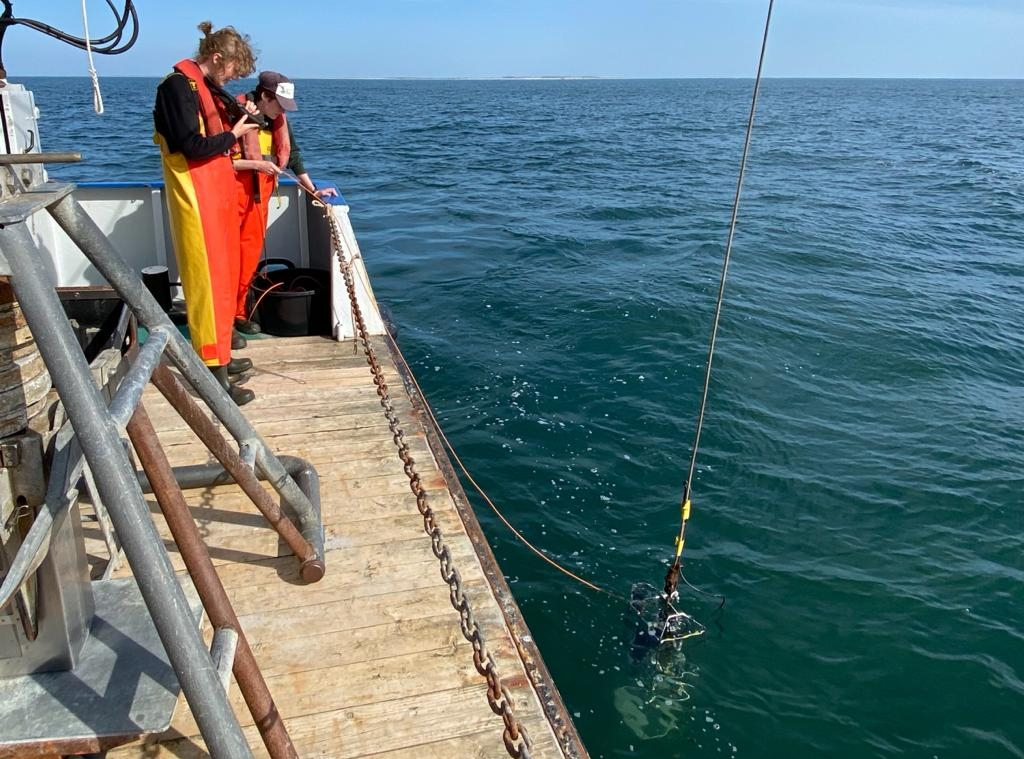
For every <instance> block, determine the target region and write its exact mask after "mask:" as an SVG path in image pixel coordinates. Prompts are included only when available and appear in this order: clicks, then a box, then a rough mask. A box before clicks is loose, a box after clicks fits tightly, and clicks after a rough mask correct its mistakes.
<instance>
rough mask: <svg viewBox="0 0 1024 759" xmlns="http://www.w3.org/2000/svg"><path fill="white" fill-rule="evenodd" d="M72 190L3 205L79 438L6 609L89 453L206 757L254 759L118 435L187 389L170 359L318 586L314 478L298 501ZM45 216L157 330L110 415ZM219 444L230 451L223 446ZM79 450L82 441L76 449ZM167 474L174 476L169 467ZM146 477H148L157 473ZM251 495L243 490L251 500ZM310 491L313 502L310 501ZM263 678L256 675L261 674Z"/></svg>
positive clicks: (1, 229) (10, 256)
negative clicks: (36, 222)
mask: <svg viewBox="0 0 1024 759" xmlns="http://www.w3.org/2000/svg"><path fill="white" fill-rule="evenodd" d="M73 189H74V187H73V185H67V184H60V183H53V182H49V183H47V184H45V185H43V186H41V187H39V188H34V189H32V190H29V191H26V192H24V193H22V194H21V195H19V196H18V197H16V198H14V199H9V200H7V201H5V202H4V203H3V204H0V205H2V207H0V273H8V274H9V275H10V277H11V285H12V288H13V290H14V293H15V295H16V297H17V298H18V301H19V303H20V304H21V308H22V312H23V314H24V315H25V318H26V321H27V322H28V324H29V326H30V328H32V330H33V335H34V337H35V340H36V342H37V344H38V348H39V352H40V354H41V355H42V357H43V360H44V361H45V363H46V365H47V368H48V369H49V371H50V374H51V376H52V378H53V382H54V384H55V385H56V387H57V390H58V393H59V394H60V397H61V400H62V402H63V404H64V407H65V410H66V413H67V416H68V419H69V420H70V425H71V427H72V428H73V430H74V434H73V435H72V434H71V433H69V432H67V430H68V428H67V427H65V428H64V429H62V430H61V434H59V435H58V439H57V446H58V447H57V451H58V460H57V462H56V464H57V466H56V467H55V469H56V470H57V472H60V471H61V470H63V474H64V476H62V477H58V478H57V480H58V481H59V482H60V485H57V484H55V482H54V481H51V483H50V488H49V492H48V493H47V501H46V506H45V508H43V509H41V510H40V515H39V518H38V519H37V521H36V523H35V524H34V525H33V527H32V529H31V531H30V534H29V535H28V536H26V541H25V543H24V544H23V546H22V550H21V551H19V554H18V556H17V558H16V560H15V565H14V566H12V568H11V571H10V572H9V575H8V577H7V578H5V581H4V583H3V585H2V587H0V600H2V599H4V598H5V597H9V596H10V595H13V593H14V592H15V591H16V590H17V587H18V586H19V585H20V584H21V583H22V582H23V581H24V579H25V578H26V577H27V576H28V575H29V574H30V573H31V572H32V571H33V570H34V569H35V568H36V567H37V566H38V564H39V562H40V560H41V557H42V556H43V555H44V554H45V551H46V545H47V537H48V536H49V534H50V533H51V531H52V529H53V527H54V525H55V524H58V523H59V522H60V521H61V520H62V519H65V518H66V516H67V513H68V511H69V509H70V506H71V505H72V504H73V503H74V501H75V493H74V492H73V491H70V490H69V485H68V483H69V482H71V481H72V479H71V478H72V477H74V478H76V479H77V476H79V475H80V473H81V471H82V461H81V460H82V457H83V456H84V459H85V462H86V463H87V464H88V466H89V469H90V470H91V474H92V483H94V486H95V489H96V493H95V495H96V496H97V497H98V498H99V499H100V500H101V501H102V502H103V503H104V505H105V506H106V508H107V510H108V512H109V515H110V519H111V521H112V522H113V525H114V527H115V529H116V530H117V533H118V535H119V537H120V538H121V542H122V546H123V550H124V553H125V556H126V557H127V559H128V562H129V564H130V565H131V567H132V570H133V573H134V575H135V578H136V581H137V582H138V585H139V588H140V590H141V592H142V596H143V598H144V600H145V603H146V606H147V608H148V609H149V612H150V615H151V616H152V618H153V623H154V626H155V627H156V629H157V632H158V633H159V636H160V639H161V642H162V643H163V645H164V648H165V649H166V651H167V654H168V658H169V659H170V661H171V664H172V666H173V668H174V670H175V672H176V674H177V675H178V679H179V683H180V685H181V687H182V690H183V691H184V693H185V697H186V699H187V700H188V702H189V705H190V706H191V708H192V712H193V714H194V716H195V718H196V722H197V724H198V726H199V729H200V732H201V733H202V735H203V738H204V740H205V741H206V742H207V746H208V748H209V750H210V752H211V754H212V755H213V756H215V757H218V759H220V758H223V759H235V758H236V757H238V758H239V759H249V757H251V756H252V753H251V751H250V749H249V746H248V743H247V741H246V739H245V737H244V735H243V734H242V731H241V728H240V726H239V723H238V720H237V719H236V717H235V715H234V713H233V711H232V709H231V706H230V704H229V703H228V700H227V697H226V694H225V691H224V688H223V685H222V678H223V669H224V663H223V662H220V666H219V667H218V662H215V661H214V659H213V658H211V655H210V653H209V652H208V651H207V650H206V648H205V646H204V644H203V641H202V638H201V636H200V634H199V630H198V629H197V627H196V626H195V624H194V622H193V620H192V617H191V611H190V609H189V604H188V602H187V599H186V598H185V596H184V594H183V592H182V590H181V587H180V585H179V584H178V582H177V579H176V577H175V573H174V570H173V567H172V566H171V563H170V560H169V558H168V555H167V552H166V551H165V550H164V548H163V543H162V540H161V538H160V535H159V533H158V532H157V530H156V527H155V525H154V524H153V521H152V519H151V517H150V513H149V508H148V506H147V504H146V501H145V497H144V494H143V491H142V488H141V486H140V482H139V477H138V473H137V472H136V471H135V469H134V466H133V465H132V464H131V461H130V459H129V457H128V455H127V453H126V451H125V449H124V447H123V446H122V441H121V433H122V432H123V431H124V430H125V428H126V426H128V425H130V424H132V425H136V426H137V425H138V421H139V412H140V411H141V406H140V400H141V397H142V393H143V391H144V389H145V386H146V385H147V384H148V383H149V382H150V381H154V382H156V383H157V384H158V385H161V390H162V391H163V392H165V394H167V395H174V394H175V393H174V392H170V393H169V392H168V388H170V389H171V390H172V391H173V390H176V389H180V383H178V382H177V380H176V379H175V378H173V375H171V374H170V373H169V372H167V370H166V367H164V366H163V365H162V364H161V359H162V357H163V356H167V357H168V358H169V359H170V361H171V362H173V364H174V365H175V366H176V367H177V369H178V370H179V372H180V373H181V374H182V375H183V376H184V377H185V378H186V379H187V380H188V381H189V382H190V383H191V385H192V386H193V387H194V388H195V390H196V391H197V392H198V394H199V395H200V396H201V397H202V398H203V400H204V401H205V402H206V404H207V405H208V406H209V407H210V409H211V410H212V411H213V413H214V414H215V415H216V417H217V418H218V419H219V420H220V421H221V423H222V424H223V425H224V427H225V428H226V429H227V430H228V431H229V432H230V433H231V435H232V436H233V437H234V438H235V440H236V441H237V442H238V444H239V446H240V450H241V454H237V453H233V452H231V454H229V455H225V456H219V458H221V461H222V463H223V464H224V466H225V467H226V468H227V470H228V471H229V472H231V474H232V476H233V478H234V479H235V480H236V481H239V483H240V484H242V485H243V488H246V483H247V482H248V483H249V484H251V482H255V481H256V477H255V475H254V474H253V472H252V471H250V470H249V469H246V465H248V466H249V467H251V468H252V469H255V470H256V471H257V472H258V474H259V475H260V477H261V478H262V479H266V480H267V481H269V482H270V484H271V486H272V487H274V489H275V490H276V491H277V492H278V493H279V494H280V495H281V498H282V500H283V502H284V503H285V504H286V505H287V506H288V507H289V509H290V511H291V512H292V513H293V514H295V515H296V517H297V519H298V521H299V522H300V524H301V525H302V526H303V530H302V535H301V536H300V535H298V534H295V535H292V536H291V537H292V538H293V540H289V543H293V542H294V543H295V546H294V547H295V548H299V547H300V546H304V548H303V549H302V550H301V551H300V550H296V554H297V555H299V556H300V559H301V560H302V561H303V569H302V573H303V576H304V577H305V578H306V579H307V580H316V579H319V578H320V577H321V576H322V575H323V572H324V545H323V526H322V523H321V520H320V510H319V502H318V500H319V499H318V496H317V495H314V493H316V481H315V472H314V473H313V478H314V479H313V480H312V488H311V487H310V481H309V480H308V479H307V482H306V483H305V484H306V486H307V487H306V492H303V488H300V486H299V484H297V483H296V481H295V480H294V479H293V478H292V476H290V474H289V472H288V470H286V468H285V467H284V466H283V464H282V463H281V461H279V460H278V458H277V457H276V456H274V455H273V453H272V452H271V451H270V449H269V447H268V446H267V444H266V442H265V441H264V440H263V439H262V438H261V437H260V436H259V435H258V433H256V431H255V430H254V429H253V427H252V426H251V425H250V424H249V422H248V421H247V420H246V419H245V417H244V416H243V415H242V413H241V412H240V411H239V409H238V407H237V406H236V405H235V403H234V402H233V401H232V400H231V399H230V397H229V396H228V394H227V393H226V392H225V391H224V390H223V388H222V387H221V386H220V384H219V383H218V382H217V381H216V379H215V378H214V377H213V376H212V374H211V373H210V372H209V371H208V370H207V368H206V367H205V365H204V364H203V363H202V362H201V361H200V360H199V358H198V356H196V354H195V352H194V351H193V349H192V347H191V345H189V343H188V342H187V341H186V340H185V339H184V337H183V336H182V335H181V334H180V333H179V332H178V330H177V329H176V328H175V327H174V325H173V324H172V323H171V321H170V319H169V318H168V317H167V315H166V314H165V313H164V311H163V309H162V308H160V306H159V304H158V303H157V302H156V300H155V299H154V298H153V296H152V295H151V294H150V293H149V291H148V290H147V289H146V288H145V286H144V285H143V284H142V281H141V279H140V278H139V276H138V275H137V274H136V273H135V272H134V271H132V270H131V269H130V268H129V267H128V265H127V264H126V263H125V262H124V261H123V260H122V259H121V257H120V256H119V254H118V253H117V251H116V250H115V249H114V248H113V246H112V245H111V243H110V241H109V240H108V239H107V238H106V236H105V235H104V234H103V232H102V231H101V230H100V229H99V228H98V226H97V225H96V224H95V223H94V222H93V221H92V220H91V219H90V218H89V216H88V215H87V214H86V213H85V212H84V210H83V209H82V207H81V206H80V205H79V204H78V202H77V201H76V200H75V198H74V196H73V194H72V191H73ZM43 209H46V210H47V211H48V212H49V213H50V215H51V216H52V217H53V218H54V220H55V221H56V222H57V224H58V225H59V226H60V227H61V228H62V229H63V230H64V232H66V233H67V235H68V236H69V237H70V238H71V240H72V241H74V242H75V243H76V244H77V245H78V246H79V248H80V249H81V250H82V252H83V253H84V254H85V255H86V257H87V258H88V259H89V260H90V262H91V263H92V264H93V265H94V266H95V267H96V269H97V270H98V271H100V273H101V274H103V276H104V277H105V278H106V279H107V281H108V282H109V283H110V284H111V286H112V287H113V288H114V290H115V291H116V292H117V294H118V295H119V296H120V297H121V299H122V300H123V301H124V302H125V303H126V304H127V306H128V308H129V309H130V310H131V311H132V313H133V314H134V315H135V317H136V318H137V319H138V321H139V322H140V323H141V324H143V325H145V326H146V327H147V328H148V329H149V330H150V337H149V339H148V340H147V342H146V344H145V345H144V346H143V347H142V348H141V349H140V350H139V351H138V352H137V355H136V356H135V360H134V362H133V365H132V367H131V369H130V370H129V372H128V374H127V376H126V377H125V378H124V379H123V380H122V382H121V385H120V387H119V388H118V390H117V392H116V394H115V397H114V399H113V400H112V401H111V403H110V406H109V407H108V406H107V404H106V402H105V400H104V398H103V397H102V395H101V394H100V391H99V389H98V388H97V387H96V386H95V384H94V382H93V379H92V376H91V373H90V369H89V366H88V364H87V363H86V360H85V356H84V355H83V354H82V352H81V350H80V349H79V346H78V343H77V340H76V338H75V335H74V332H73V330H72V327H71V325H70V324H69V322H68V321H67V319H66V317H65V315H64V311H63V307H62V305H61V302H60V299H59V297H58V296H57V293H56V291H55V289H54V287H53V284H52V282H51V280H50V275H49V273H48V272H47V270H46V268H45V266H44V256H43V255H41V253H40V251H39V250H38V247H37V245H36V243H35V241H34V239H33V236H32V234H31V232H30V230H29V229H28V225H27V224H25V223H24V222H25V221H26V220H27V219H28V218H30V217H31V216H32V215H33V214H34V213H36V212H38V211H41V210H43ZM158 378H159V379H158ZM142 413H143V415H144V412H142ZM143 418H144V417H143ZM133 419H134V421H133ZM200 426H201V424H200ZM210 426H211V427H212V425H210ZM150 429H151V428H150ZM153 437H154V438H155V435H153ZM218 437H219V435H218ZM220 440H221V442H223V438H222V437H220ZM78 441H81V444H80V447H79V445H78ZM290 468H292V469H295V467H290ZM308 469H309V468H308V467H306V466H303V467H299V470H301V471H303V472H305V473H306V476H307V478H308V476H309V475H308ZM166 470H167V471H166V473H170V474H171V475H172V478H173V473H172V472H171V470H170V468H169V466H168V467H166ZM57 472H55V473H57ZM166 473H165V474H166ZM149 474H150V476H152V475H153V472H152V470H151V471H150V472H149ZM92 483H90V484H92ZM166 489H167V488H164V490H166ZM173 489H174V490H175V492H177V494H178V497H179V499H180V496H181V491H180V485H179V484H178V483H175V484H174V488H173ZM249 489H250V488H246V492H249ZM257 489H258V490H259V491H260V493H261V494H262V495H263V497H264V500H266V492H265V491H264V490H263V489H262V488H261V487H259V486H258V484H257ZM307 493H309V494H310V495H313V497H312V498H311V497H309V496H307ZM250 495H251V497H253V499H254V501H256V502H257V505H258V506H260V510H261V511H263V513H264V514H265V515H267V517H268V519H270V520H271V521H272V522H273V523H274V524H275V526H276V527H277V528H278V530H279V532H282V534H283V535H284V534H285V533H287V532H288V528H291V531H292V532H295V528H294V526H293V525H292V524H291V522H290V521H289V520H288V519H287V518H286V517H284V516H283V515H282V514H281V513H280V510H277V512H276V513H274V512H273V509H269V510H268V509H267V508H265V506H266V505H267V504H266V503H261V502H260V501H259V500H258V499H257V497H256V496H255V495H254V494H252V493H251V494H250ZM180 503H184V501H183V500H181V501H180ZM161 505H163V502H161ZM271 506H272V507H273V504H271ZM273 508H276V507H273ZM186 516H187V515H186ZM275 518H276V521H275ZM204 550H205V548H204ZM207 558H208V557H207ZM214 577H216V576H215V574H214ZM221 593H223V590H221ZM225 598H226V597H225ZM218 616H219V617H220V618H221V619H222V620H225V619H227V620H228V625H229V626H230V627H232V628H233V629H235V630H236V632H239V633H240V630H237V620H234V622H235V623H234V624H230V618H233V616H234V615H233V612H230V606H228V611H227V612H225V611H224V610H223V609H221V611H219V612H218ZM241 641H242V645H241V646H240V647H239V652H244V650H247V649H248V647H247V646H246V645H244V636H241ZM246 665H247V666H248V668H249V669H248V671H249V673H250V674H251V669H252V668H253V667H255V660H253V659H252V658H251V652H249V656H248V661H247V662H246ZM235 666H236V677H237V676H238V675H239V672H238V670H237V667H238V666H239V661H238V659H235ZM218 670H220V671H218ZM256 672H257V674H258V669H257V670H256ZM263 691H265V684H264V685H263ZM266 699H269V693H266V694H265V697H264V695H261V696H260V700H261V702H262V704H263V705H264V707H266V703H267V700H266ZM248 700H249V699H248V696H247V701H248ZM269 704H270V706H269V708H270V709H271V710H272V711H273V713H275V714H276V708H274V707H273V702H272V701H270V702H269ZM250 706H252V704H250ZM254 714H255V715H256V716H257V722H260V721H261V719H263V718H265V715H264V717H261V716H260V715H259V714H256V712H255V711H254ZM281 732H283V727H280V728H279V730H278V735H277V738H276V739H275V740H277V741H278V746H285V747H286V748H285V750H284V753H283V755H286V756H287V755H289V753H290V755H292V756H293V755H294V748H291V746H290V742H289V741H287V740H285V741H284V743H281V739H280V733H281ZM264 737H265V738H266V736H264ZM284 738H285V739H287V733H284ZM268 748H271V751H272V754H273V755H275V756H282V753H280V752H277V751H274V750H273V748H272V747H271V745H270V742H268ZM288 749H290V752H289V750H288Z"/></svg>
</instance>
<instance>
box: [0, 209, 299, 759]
mask: <svg viewBox="0 0 1024 759" xmlns="http://www.w3.org/2000/svg"><path fill="white" fill-rule="evenodd" d="M64 201H68V202H64ZM57 205H60V206H61V207H62V208H64V209H65V214H66V213H68V212H67V209H68V208H70V207H71V206H73V207H74V208H76V209H77V213H78V214H79V215H81V216H84V215H85V214H84V212H83V211H82V210H81V207H80V206H78V205H77V203H75V202H74V200H73V199H72V198H71V197H70V196H65V198H63V199H62V200H61V201H58V203H57ZM65 214H61V215H65ZM86 218H87V217H86ZM92 226H93V230H94V232H93V234H94V235H96V234H98V235H99V236H100V237H102V233H101V232H100V231H99V229H98V228H96V227H95V224H93V225H92ZM65 231H67V232H68V233H69V235H70V237H71V239H73V240H75V241H76V242H78V241H79V225H77V224H71V225H69V226H68V227H66V228H65ZM104 239H105V238H104ZM79 244H81V243H79ZM90 247H93V248H94V247H95V246H90ZM107 247H108V248H110V250H109V251H107V252H108V253H109V252H113V249H112V247H111V246H110V243H109V242H107ZM0 250H2V252H3V253H4V255H5V256H6V258H7V261H8V262H9V263H10V265H11V269H12V272H13V273H12V275H11V285H12V287H13V289H14V293H15V296H16V297H17V298H18V301H19V303H20V305H21V309H22V312H23V313H24V315H25V319H26V321H27V322H28V324H29V326H30V327H31V328H32V333H33V336H34V337H35V340H36V343H37V345H38V347H39V352H40V354H41V355H42V357H43V360H44V361H45V362H46V366H47V368H48V369H49V372H50V376H51V377H52V378H53V382H54V385H56V387H57V391H58V393H59V394H60V398H61V401H62V402H63V404H64V407H65V409H66V411H67V414H68V418H69V419H70V420H71V424H72V425H73V427H74V429H75V432H76V434H77V435H78V437H79V439H80V440H81V445H82V451H83V454H84V456H85V459H86V461H87V462H88V464H89V466H90V468H91V469H92V471H93V473H94V474H95V475H96V486H97V488H98V490H99V495H100V497H101V498H102V499H103V501H104V503H105V504H106V505H107V507H108V509H109V512H110V517H111V520H112V522H113V523H114V527H115V529H116V530H117V532H118V535H120V537H121V540H122V541H123V544H124V551H125V556H126V557H127V559H128V562H129V564H130V565H131V567H132V571H133V573H134V574H135V578H136V580H137V582H138V585H139V589H140V590H141V592H142V596H143V598H144V599H145V601H146V606H147V607H148V609H149V611H150V614H151V615H152V617H153V622H154V624H155V626H156V629H157V632H158V633H159V635H160V640H161V641H162V642H163V645H164V648H165V649H166V651H167V655H168V658H169V659H170V661H171V664H172V665H173V667H174V671H175V672H176V673H177V675H178V681H179V683H180V684H181V688H182V690H183V691H184V693H185V697H186V698H187V699H188V702H189V706H190V707H191V708H192V712H193V714H194V715H195V717H196V722H197V724H198V725H199V729H200V731H201V732H202V735H203V738H204V739H205V740H206V742H207V746H208V747H209V749H210V753H211V754H212V755H213V756H214V757H217V759H236V758H237V759H251V757H252V752H251V751H250V750H249V746H248V744H247V743H246V740H245V736H244V735H243V734H242V729H241V727H240V726H239V724H238V721H237V719H235V715H234V713H233V712H232V711H231V706H230V704H229V703H228V700H227V696H226V694H225V693H224V691H223V690H222V689H221V687H220V683H219V679H218V677H217V671H216V668H215V667H214V665H213V660H212V659H211V658H210V655H209V652H208V651H207V650H206V648H205V646H204V645H203V640H202V637H201V636H200V634H199V630H198V628H197V627H196V626H195V624H194V623H193V621H192V616H191V611H190V609H189V606H188V602H187V601H186V599H185V594H184V593H183V592H182V589H181V586H180V585H179V584H178V580H177V578H176V577H175V574H174V569H173V567H172V566H171V562H170V559H169V558H168V556H167V552H166V550H165V549H164V547H163V543H162V541H161V539H160V534H159V533H158V532H157V529H156V526H155V525H154V524H153V520H152V518H151V516H150V514H149V508H148V507H147V505H146V501H145V497H144V496H143V494H142V489H141V488H140V487H139V482H138V479H137V478H136V476H135V471H134V469H133V467H131V466H130V463H129V461H128V456H127V455H126V452H125V450H124V448H123V447H122V446H121V441H120V438H119V436H118V430H117V427H116V426H115V424H114V422H113V420H112V419H111V417H110V415H109V414H108V413H107V407H106V404H105V402H104V401H103V398H102V396H101V395H100V392H99V389H98V388H97V387H96V386H95V384H94V383H93V379H92V374H91V372H90V370H89V365H88V363H86V360H85V356H84V355H83V354H82V351H81V348H80V347H79V345H78V341H77V340H76V339H75V335H74V332H73V330H72V328H71V324H70V323H69V322H68V320H67V317H66V316H65V314H64V310H63V307H62V306H61V303H60V299H59V298H58V297H57V293H56V291H55V290H54V287H53V285H52V283H51V282H50V280H49V276H48V274H47V272H46V270H45V269H44V268H43V265H42V262H43V258H44V256H43V255H42V253H41V252H40V251H39V249H38V248H37V246H36V244H35V241H34V240H33V238H32V234H31V232H30V231H29V229H28V226H27V225H26V224H25V223H23V221H22V223H8V224H4V225H2V227H0ZM93 252H94V254H95V250H94V251H93ZM112 257H115V258H116V252H115V253H114V256H112ZM125 268H127V266H125ZM139 287H141V283H140V284H139ZM154 303H155V302H154ZM206 374H207V377H208V378H209V379H210V380H211V382H212V381H213V378H212V376H211V375H210V374H209V372H207V373H206ZM225 397H226V396H225ZM282 471H283V470H282ZM296 489H298V488H297V486H296Z"/></svg>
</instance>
